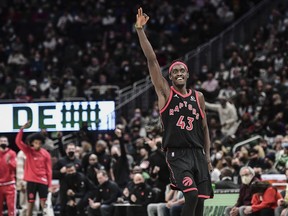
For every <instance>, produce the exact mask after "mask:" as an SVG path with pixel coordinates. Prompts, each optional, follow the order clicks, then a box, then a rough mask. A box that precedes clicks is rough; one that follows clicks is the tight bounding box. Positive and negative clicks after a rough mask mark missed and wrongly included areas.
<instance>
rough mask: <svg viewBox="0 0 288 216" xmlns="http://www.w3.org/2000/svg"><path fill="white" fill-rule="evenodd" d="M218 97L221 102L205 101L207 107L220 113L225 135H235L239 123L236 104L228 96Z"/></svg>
mask: <svg viewBox="0 0 288 216" xmlns="http://www.w3.org/2000/svg"><path fill="white" fill-rule="evenodd" d="M218 99H219V100H220V104H212V103H208V102H205V105H206V109H207V110H213V111H216V112H217V113H218V115H219V119H220V124H221V132H222V134H223V135H224V136H229V135H234V134H235V132H236V130H237V128H238V125H239V122H238V116H237V112H236V108H235V105H234V104H232V103H230V102H229V101H228V98H226V97H220V98H218Z"/></svg>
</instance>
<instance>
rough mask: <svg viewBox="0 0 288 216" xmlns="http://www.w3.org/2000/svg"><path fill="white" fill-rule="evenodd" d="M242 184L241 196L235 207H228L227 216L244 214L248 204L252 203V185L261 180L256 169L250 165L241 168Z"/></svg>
mask: <svg viewBox="0 0 288 216" xmlns="http://www.w3.org/2000/svg"><path fill="white" fill-rule="evenodd" d="M240 176H241V180H242V184H241V186H240V191H239V197H238V200H237V202H236V204H235V205H234V206H233V207H226V209H225V216H238V215H240V216H242V215H244V210H245V207H246V206H250V205H251V200H252V194H251V185H252V183H253V182H256V181H259V180H258V179H257V178H256V177H255V173H254V170H253V169H252V168H251V167H249V166H244V167H242V168H241V170H240Z"/></svg>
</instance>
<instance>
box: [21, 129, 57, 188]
mask: <svg viewBox="0 0 288 216" xmlns="http://www.w3.org/2000/svg"><path fill="white" fill-rule="evenodd" d="M22 136H23V130H22V129H21V130H20V131H19V133H18V134H17V136H16V144H17V146H18V147H19V149H21V150H22V151H23V152H24V154H25V155H26V161H25V166H24V180H25V181H28V182H36V183H40V184H44V185H48V187H50V186H51V182H52V164H51V156H50V154H49V152H47V151H46V150H45V149H43V148H40V150H39V151H36V150H35V149H33V148H32V147H30V146H28V145H26V144H25V143H24V142H23V141H22Z"/></svg>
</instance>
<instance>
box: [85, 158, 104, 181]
mask: <svg viewBox="0 0 288 216" xmlns="http://www.w3.org/2000/svg"><path fill="white" fill-rule="evenodd" d="M99 170H105V168H104V166H103V165H102V164H100V163H99V162H98V157H97V155H96V154H90V156H89V165H88V168H87V172H86V176H87V178H88V179H89V180H90V181H91V182H92V183H93V184H94V185H95V186H98V185H99V182H98V179H97V172H98V171H99Z"/></svg>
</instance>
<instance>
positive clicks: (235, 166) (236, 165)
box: [232, 164, 240, 170]
mask: <svg viewBox="0 0 288 216" xmlns="http://www.w3.org/2000/svg"><path fill="white" fill-rule="evenodd" d="M232 167H233V168H234V169H235V170H239V169H240V166H239V165H238V164H233V165H232Z"/></svg>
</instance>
